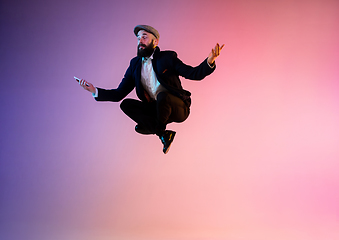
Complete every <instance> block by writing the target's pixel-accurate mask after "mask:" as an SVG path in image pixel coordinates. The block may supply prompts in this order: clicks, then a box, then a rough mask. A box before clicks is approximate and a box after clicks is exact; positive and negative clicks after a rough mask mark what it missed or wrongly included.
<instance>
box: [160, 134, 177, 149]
mask: <svg viewBox="0 0 339 240" xmlns="http://www.w3.org/2000/svg"><path fill="white" fill-rule="evenodd" d="M174 136H175V132H174V131H170V130H166V131H165V132H164V133H163V134H162V135H161V136H160V140H161V142H162V144H164V148H163V150H162V151H163V152H164V153H165V154H166V153H167V152H168V150H169V148H170V146H171V144H172V142H173V139H174Z"/></svg>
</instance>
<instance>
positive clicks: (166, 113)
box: [156, 92, 189, 154]
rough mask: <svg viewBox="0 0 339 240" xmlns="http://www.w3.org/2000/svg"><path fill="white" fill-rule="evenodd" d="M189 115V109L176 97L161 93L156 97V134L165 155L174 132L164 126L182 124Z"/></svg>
mask: <svg viewBox="0 0 339 240" xmlns="http://www.w3.org/2000/svg"><path fill="white" fill-rule="evenodd" d="M188 115H189V107H187V106H186V104H185V103H184V102H183V101H182V100H181V99H180V98H178V97H176V96H174V95H172V94H170V93H168V92H161V93H159V94H158V96H157V121H158V122H157V126H156V134H157V135H158V136H159V138H160V140H161V142H162V143H163V145H164V148H163V152H164V153H165V154H166V153H167V152H168V150H169V148H170V146H171V144H172V142H173V139H174V136H175V132H174V131H170V130H166V125H167V124H168V123H171V122H183V121H185V120H186V119H187V117H188Z"/></svg>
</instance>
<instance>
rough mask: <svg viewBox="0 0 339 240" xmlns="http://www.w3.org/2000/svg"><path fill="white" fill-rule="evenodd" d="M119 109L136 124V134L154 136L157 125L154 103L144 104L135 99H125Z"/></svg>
mask: <svg viewBox="0 0 339 240" xmlns="http://www.w3.org/2000/svg"><path fill="white" fill-rule="evenodd" d="M120 108H121V110H122V111H123V112H124V113H125V114H126V115H127V116H129V117H130V118H131V119H132V120H133V121H135V122H136V123H137V126H136V131H137V132H139V133H142V134H155V127H156V125H157V119H156V118H157V114H156V102H152V103H145V102H141V101H139V100H135V99H125V100H123V101H122V102H121V104H120ZM138 128H139V130H138Z"/></svg>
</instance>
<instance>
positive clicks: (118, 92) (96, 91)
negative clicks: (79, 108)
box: [79, 65, 135, 102]
mask: <svg viewBox="0 0 339 240" xmlns="http://www.w3.org/2000/svg"><path fill="white" fill-rule="evenodd" d="M132 72H133V71H132V67H131V65H130V66H129V67H128V69H127V71H126V73H125V76H124V78H123V79H122V81H121V82H120V84H119V86H118V88H117V89H102V88H96V87H94V86H93V84H91V83H89V82H87V81H86V80H84V79H81V80H80V81H79V84H80V86H81V87H82V88H84V89H85V90H87V91H89V92H91V93H92V95H93V97H94V98H95V100H96V101H111V102H119V101H121V100H122V99H123V98H125V97H126V96H127V95H128V94H129V93H130V92H131V91H132V90H133V88H134V87H135V83H134V79H133V76H132Z"/></svg>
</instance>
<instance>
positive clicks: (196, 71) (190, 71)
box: [173, 53, 216, 80]
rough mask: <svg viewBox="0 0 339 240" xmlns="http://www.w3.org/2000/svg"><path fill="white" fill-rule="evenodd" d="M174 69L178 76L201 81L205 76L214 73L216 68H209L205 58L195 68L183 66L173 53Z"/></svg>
mask: <svg viewBox="0 0 339 240" xmlns="http://www.w3.org/2000/svg"><path fill="white" fill-rule="evenodd" d="M173 64H174V68H175V71H176V72H177V74H178V75H180V76H182V77H184V78H186V79H190V80H202V79H204V78H205V77H206V76H208V75H210V74H211V73H212V72H214V70H215V68H216V66H215V65H214V66H213V67H210V66H209V65H208V63H207V58H206V59H205V60H204V61H203V62H202V63H201V64H200V65H199V66H196V67H192V66H189V65H186V64H184V63H183V62H182V61H181V60H180V59H179V58H178V57H177V54H176V53H174V63H173Z"/></svg>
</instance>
